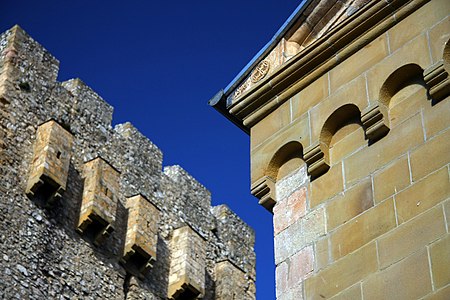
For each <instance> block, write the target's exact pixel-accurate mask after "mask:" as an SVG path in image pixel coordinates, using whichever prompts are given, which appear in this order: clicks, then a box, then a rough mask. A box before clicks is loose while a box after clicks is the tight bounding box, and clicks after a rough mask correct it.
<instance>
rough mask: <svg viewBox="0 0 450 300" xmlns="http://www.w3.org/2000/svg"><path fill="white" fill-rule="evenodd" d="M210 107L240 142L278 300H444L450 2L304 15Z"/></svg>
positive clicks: (447, 283)
mask: <svg viewBox="0 0 450 300" xmlns="http://www.w3.org/2000/svg"><path fill="white" fill-rule="evenodd" d="M260 53H261V54H260V55H258V56H257V57H255V58H254V60H253V61H252V62H251V63H250V64H249V67H248V68H246V69H244V70H243V71H242V72H241V74H242V76H240V77H239V78H238V79H237V80H235V81H233V82H232V83H230V84H229V85H228V86H229V87H228V88H227V89H225V90H223V91H220V92H219V93H218V94H217V95H216V96H215V97H214V98H212V99H211V101H210V104H211V105H212V106H214V107H215V108H216V109H217V110H218V111H219V112H221V113H222V114H224V115H225V116H226V117H227V118H228V119H229V120H232V121H233V122H234V123H235V124H237V125H238V126H239V127H240V128H241V129H243V130H244V131H246V132H248V133H249V134H250V140H251V154H250V155H251V182H252V187H251V191H252V193H253V194H254V195H255V196H256V197H257V198H259V203H260V204H261V205H263V206H264V207H265V208H267V209H268V210H269V211H270V212H272V213H273V223H274V242H275V263H276V266H277V267H276V292H277V299H280V300H291V299H296V300H298V299H330V298H332V299H365V300H367V299H450V268H449V266H450V234H449V233H450V227H449V226H450V219H449V217H450V176H449V174H450V173H449V172H450V165H449V163H450V98H449V97H450V77H449V73H450V2H449V1H446V0H423V1H422V0H417V1H408V0H393V1H371V0H361V1H325V0H323V1H321V0H312V1H302V4H301V5H300V6H299V8H298V9H297V10H296V12H295V13H294V14H293V15H292V16H291V17H290V18H289V20H288V21H287V22H286V24H285V25H284V26H283V28H281V29H280V30H279V32H278V35H277V36H275V37H274V39H273V40H272V42H271V43H269V44H268V45H267V46H266V47H265V48H264V49H263V50H262V51H261V52H260Z"/></svg>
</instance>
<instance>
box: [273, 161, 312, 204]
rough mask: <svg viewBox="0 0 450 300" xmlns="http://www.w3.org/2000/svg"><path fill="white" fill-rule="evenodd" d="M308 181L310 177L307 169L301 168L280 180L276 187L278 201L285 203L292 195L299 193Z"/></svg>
mask: <svg viewBox="0 0 450 300" xmlns="http://www.w3.org/2000/svg"><path fill="white" fill-rule="evenodd" d="M307 181H308V175H307V174H306V168H305V167H302V168H299V169H297V170H296V171H294V172H293V173H291V174H289V175H288V176H285V177H284V178H282V179H280V180H278V182H277V183H276V185H275V189H276V192H275V195H276V199H277V201H278V200H279V201H283V200H284V199H286V198H287V197H289V196H290V195H291V194H292V193H294V192H295V191H298V189H300V188H301V187H302V186H304V185H305V183H306V182H307Z"/></svg>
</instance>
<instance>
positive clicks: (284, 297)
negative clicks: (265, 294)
mask: <svg viewBox="0 0 450 300" xmlns="http://www.w3.org/2000/svg"><path fill="white" fill-rule="evenodd" d="M292 299H295V300H303V299H304V298H303V285H298V286H297V287H295V288H294V289H290V290H287V291H286V292H285V293H283V294H281V295H280V296H279V297H277V300H292Z"/></svg>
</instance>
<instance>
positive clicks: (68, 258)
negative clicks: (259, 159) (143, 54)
mask: <svg viewBox="0 0 450 300" xmlns="http://www.w3.org/2000/svg"><path fill="white" fill-rule="evenodd" d="M58 65H59V63H58V61H57V60H56V59H55V58H54V57H53V56H52V55H50V54H49V53H48V52H47V51H46V50H45V49H44V48H43V47H42V46H40V45H39V44H38V43H37V42H35V41H34V40H33V39H32V38H31V37H29V36H28V35H27V34H26V33H25V32H24V31H23V30H22V29H21V28H19V27H18V26H15V27H13V28H12V29H10V30H8V31H6V32H5V33H3V34H2V35H1V36H0V161H1V165H0V168H1V169H0V170H1V173H0V215H1V216H2V220H1V222H0V236H1V243H0V253H1V255H0V265H1V266H2V268H1V271H0V298H8V299H9V298H14V297H17V298H23V299H56V298H58V299H59V298H61V297H65V298H69V299H100V298H102V299H167V298H168V297H172V296H173V297H174V298H175V299H176V298H177V295H175V293H172V290H171V289H170V286H171V283H172V282H171V280H170V278H171V276H172V277H173V276H174V274H175V273H176V272H177V270H179V269H180V268H181V269H182V268H185V266H186V263H189V262H190V261H195V262H196V263H195V266H196V272H190V271H186V272H185V273H183V276H184V277H183V278H184V279H183V280H185V282H198V283H199V284H197V285H195V287H196V288H198V289H199V292H200V295H201V296H203V299H222V298H221V294H220V293H222V292H221V291H220V289H216V276H217V274H216V265H217V264H220V263H222V262H223V261H224V260H228V261H230V262H232V263H233V265H234V266H236V268H239V272H241V273H242V274H243V276H240V277H232V278H229V279H228V280H230V284H234V283H235V284H236V285H240V286H251V287H252V289H248V290H247V291H246V293H245V294H242V295H239V297H240V298H239V299H254V298H255V290H254V283H255V254H254V251H253V245H254V233H253V231H252V230H251V229H250V228H249V227H248V225H246V224H245V223H244V222H243V221H241V220H240V219H239V218H238V217H237V216H236V215H235V214H234V213H233V212H231V211H230V210H229V209H228V208H226V209H225V210H224V211H226V213H225V215H226V216H225V215H222V214H221V215H220V216H218V215H217V213H216V212H217V211H218V210H221V209H220V208H219V209H218V208H217V207H214V208H212V207H211V194H210V192H209V191H208V190H207V189H206V188H205V187H203V186H202V185H201V184H200V183H198V182H197V181H196V180H195V179H194V178H192V177H191V176H190V175H189V174H188V173H187V172H186V171H184V170H183V169H182V168H181V167H179V166H171V167H165V168H164V170H163V168H162V153H161V151H160V150H159V149H158V148H157V147H156V146H155V145H154V144H153V143H152V142H150V141H149V140H148V139H147V138H146V137H145V136H143V135H142V133H140V132H139V131H138V130H137V129H136V128H135V127H133V125H132V124H130V123H125V124H118V125H116V126H115V127H112V125H111V121H112V113H113V108H112V107H111V106H110V105H109V104H108V103H106V102H105V101H104V100H103V99H102V98H101V97H100V96H99V95H97V94H96V93H95V92H94V91H93V90H92V89H91V88H90V87H88V86H86V85H85V84H84V83H83V82H82V81H81V80H79V79H72V80H69V81H66V82H63V83H60V82H57V81H56V78H57V74H58ZM26 193H28V196H27V195H26ZM54 195H57V197H53V196H54ZM222 210H223V209H222ZM227 222H230V224H227ZM186 228H188V229H189V230H190V231H189V232H191V233H192V234H194V235H195V236H196V237H197V239H194V238H189V237H190V236H188V238H187V239H186V240H185V241H186V243H185V244H183V243H173V242H171V241H173V240H174V239H176V238H177V237H176V236H177V234H178V232H181V231H183V230H184V229H186ZM231 229H232V230H233V231H234V235H230V233H229V231H230V230H231ZM196 240H199V241H201V242H198V243H197V242H194V241H196ZM239 243H240V244H239ZM183 245H185V246H186V247H182V249H181V251H182V254H183V256H177V255H176V253H177V251H180V249H178V248H180V247H181V246H183ZM175 258H176V259H175ZM185 270H187V269H186V268H185ZM244 275H245V276H244ZM233 280H235V281H236V282H234V281H233ZM193 286H194V285H193ZM178 296H179V295H178ZM184 296H189V297H191V298H190V299H196V298H197V294H196V293H191V294H189V293H188V294H184Z"/></svg>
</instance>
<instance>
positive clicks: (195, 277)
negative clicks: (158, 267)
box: [168, 225, 206, 299]
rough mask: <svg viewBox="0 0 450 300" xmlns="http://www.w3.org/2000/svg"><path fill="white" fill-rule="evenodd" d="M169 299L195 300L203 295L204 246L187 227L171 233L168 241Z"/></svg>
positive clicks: (199, 238)
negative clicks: (169, 253) (188, 299)
mask: <svg viewBox="0 0 450 300" xmlns="http://www.w3.org/2000/svg"><path fill="white" fill-rule="evenodd" d="M170 250H171V257H170V271H169V287H168V298H169V299H185V298H192V299H195V298H196V297H197V298H201V297H203V295H204V293H205V272H206V271H205V259H206V244H205V240H204V239H203V237H201V236H200V235H199V234H198V233H197V232H195V231H194V230H193V229H192V228H191V227H189V226H187V225H186V226H183V227H181V228H178V229H176V230H174V231H173V234H172V239H171V240H170Z"/></svg>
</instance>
